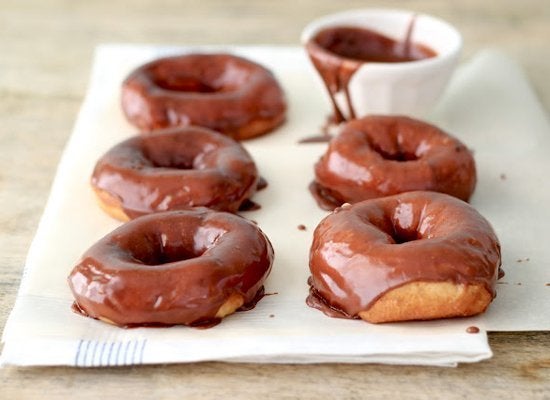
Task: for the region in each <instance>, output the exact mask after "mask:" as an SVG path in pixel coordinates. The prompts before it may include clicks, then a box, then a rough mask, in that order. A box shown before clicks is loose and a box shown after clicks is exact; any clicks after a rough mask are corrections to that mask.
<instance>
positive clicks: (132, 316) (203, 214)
mask: <svg viewBox="0 0 550 400" xmlns="http://www.w3.org/2000/svg"><path fill="white" fill-rule="evenodd" d="M272 263H273V248H272V246H271V244H270V242H269V240H268V239H267V237H266V236H265V235H264V234H263V233H262V231H261V230H260V229H259V228H258V227H257V226H256V225H255V224H254V223H252V222H250V221H248V220H246V219H245V218H242V217H240V216H237V215H234V214H230V213H226V212H218V211H212V210H208V209H205V208H197V209H192V210H181V211H167V212H162V213H156V214H151V215H146V216H143V217H139V218H136V219H134V220H132V221H130V222H127V223H125V224H123V225H122V226H120V227H119V228H117V229H115V230H114V231H113V232H111V233H109V234H108V235H106V236H105V237H103V238H102V239H101V240H99V241H98V242H97V243H96V244H94V245H93V246H92V247H91V248H90V249H89V250H88V251H86V252H85V253H84V255H83V256H82V258H81V260H80V262H79V263H78V264H77V265H76V266H75V267H74V269H73V270H72V272H71V273H70V275H69V277H68V282H69V286H70V288H71V291H72V293H73V295H74V298H75V308H76V309H77V310H78V311H80V313H82V314H84V315H86V316H89V317H92V318H96V319H100V320H102V321H105V322H108V323H111V324H114V325H118V326H126V327H128V326H141V325H191V326H199V325H206V326H208V325H212V324H215V323H217V322H219V321H220V320H221V319H222V318H224V317H225V316H227V315H229V314H232V313H233V312H235V311H236V310H239V309H250V308H251V307H252V306H253V305H254V304H255V302H257V301H258V300H259V299H260V298H261V295H262V293H263V284H264V281H265V279H266V278H267V276H268V274H269V272H270V270H271V265H272Z"/></svg>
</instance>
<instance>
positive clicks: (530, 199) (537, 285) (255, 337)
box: [0, 45, 550, 366]
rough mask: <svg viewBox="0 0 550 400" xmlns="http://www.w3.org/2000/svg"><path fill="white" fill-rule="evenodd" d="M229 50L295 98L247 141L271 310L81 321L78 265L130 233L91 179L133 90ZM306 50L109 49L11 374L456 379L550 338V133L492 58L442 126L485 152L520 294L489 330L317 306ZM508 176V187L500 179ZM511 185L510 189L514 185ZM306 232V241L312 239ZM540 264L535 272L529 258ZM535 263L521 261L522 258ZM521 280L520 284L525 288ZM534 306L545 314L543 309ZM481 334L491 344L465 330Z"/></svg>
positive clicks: (49, 210)
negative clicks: (136, 73) (284, 118)
mask: <svg viewBox="0 0 550 400" xmlns="http://www.w3.org/2000/svg"><path fill="white" fill-rule="evenodd" d="M194 50H203V51H204V50H207V51H213V50H224V51H231V52H234V53H237V54H241V55H243V56H246V57H249V58H251V59H254V60H256V61H258V62H260V63H262V64H264V65H266V66H268V67H269V68H270V69H272V70H273V71H274V72H275V73H276V75H277V76H278V78H279V79H280V81H281V82H282V84H283V86H284V89H285V90H286V93H287V96H288V101H289V118H288V122H287V124H286V125H285V126H284V127H282V128H281V129H279V130H277V131H276V132H274V133H272V134H270V135H267V136H265V137H263V138H260V139H256V140H253V141H249V142H246V143H245V145H246V147H247V148H248V149H249V151H250V152H251V153H252V155H253V156H254V158H255V160H256V162H257V164H258V166H259V169H260V171H261V174H262V175H263V176H264V177H265V178H266V179H267V181H268V182H269V186H268V188H267V189H265V190H264V191H262V192H260V193H258V194H257V196H256V197H255V198H254V200H255V201H257V202H259V203H260V204H261V205H262V208H261V210H259V211H254V212H247V213H245V216H246V217H248V218H251V219H253V220H255V221H257V222H258V224H259V225H260V227H261V228H262V229H263V230H264V231H265V232H266V234H267V235H268V236H269V237H270V239H271V241H272V243H273V245H274V248H275V252H276V260H275V265H274V267H273V272H272V274H271V275H270V277H269V278H268V281H267V284H266V292H267V293H273V295H271V296H266V297H265V298H263V299H262V300H261V301H260V302H259V304H258V305H257V306H256V308H254V309H253V310H251V311H248V312H242V313H237V314H235V315H232V316H230V317H228V318H226V319H225V320H224V321H223V322H222V323H221V324H220V325H218V326H216V327H213V328H211V329H206V330H200V329H193V328H187V327H171V328H137V329H121V328H117V327H113V326H110V325H107V324H104V323H102V322H99V321H96V320H93V319H89V318H84V317H82V316H79V315H76V314H74V313H73V312H71V309H70V306H71V303H72V297H71V294H70V292H69V289H68V286H67V283H66V276H67V275H68V273H69V272H70V270H71V269H72V267H73V265H74V264H75V263H76V262H77V261H78V259H79V256H80V255H81V254H82V253H83V252H84V251H85V250H86V249H87V248H88V247H89V246H90V245H91V244H93V243H94V242H95V241H96V240H97V239H99V238H100V237H102V236H103V235H104V234H106V233H107V232H109V231H110V230H112V229H113V228H115V227H116V226H117V225H118V222H117V221H114V220H113V219H111V218H109V217H108V216H106V215H105V214H104V213H103V212H102V211H101V210H100V209H99V208H98V206H97V204H96V202H95V198H94V195H93V193H92V191H91V189H90V187H89V183H88V182H89V176H90V174H91V171H92V169H93V166H94V164H95V162H96V160H97V159H98V157H99V156H100V155H101V154H102V153H103V152H104V151H106V150H107V149H108V148H109V147H110V146H112V145H113V144H115V143H117V142H119V141H120V140H121V139H123V138H125V137H128V136H129V135H131V134H133V133H134V129H133V128H132V127H131V126H130V125H129V124H128V123H127V122H126V121H125V120H124V118H123V116H122V113H121V111H120V107H119V91H120V83H121V80H122V79H123V78H124V77H125V75H126V74H127V73H128V72H129V71H130V70H131V69H132V68H134V67H135V66H137V65H139V64H141V63H143V62H145V61H147V60H149V59H152V58H154V57H158V56H160V55H165V54H171V53H178V52H182V51H194ZM313 74H314V71H313V69H312V68H311V67H310V65H309V62H308V61H307V59H306V57H305V55H304V53H303V51H302V49H300V48H294V47H292V48H287V47H284V48H280V47H277V48H276V47H231V48H228V47H223V48H212V47H209V48H206V49H205V48H200V49H199V48H195V49H189V48H158V47H152V46H130V45H104V46H100V47H99V48H98V49H97V51H96V56H95V60H94V67H93V73H92V79H91V83H90V87H89V90H88V94H87V96H86V99H85V101H84V104H83V106H82V109H81V111H80V114H79V116H78V120H77V122H76V125H75V128H74V131H73V134H72V136H71V138H70V140H69V143H68V144H67V147H66V149H65V152H64V154H63V157H62V160H61V162H60V164H59V168H58V171H57V176H56V178H55V181H54V184H53V187H52V192H51V195H50V198H49V200H48V204H47V206H46V209H45V211H44V215H43V217H42V219H41V222H40V225H39V228H38V231H37V233H36V236H35V238H34V241H33V243H32V245H31V248H30V250H29V254H28V258H27V263H26V267H25V272H24V276H23V280H22V284H21V288H20V290H19V294H18V297H17V301H16V304H15V307H14V309H13V311H12V313H11V315H10V317H9V320H8V323H7V325H6V327H5V330H4V335H3V342H4V349H3V352H2V356H1V359H0V362H1V363H2V364H3V365H8V364H10V365H74V366H106V365H132V364H142V363H172V362H193V361H204V360H223V361H252V362H271V363H289V362H292V363H319V362H349V363H365V362H376V363H390V364H421V365H441V366H453V365H456V364H457V363H459V362H476V361H480V360H483V359H486V358H489V357H490V356H491V350H490V348H489V346H488V343H487V335H486V330H491V329H492V330H495V329H496V330H523V329H549V328H550V317H549V315H548V310H549V309H550V304H549V300H548V299H549V296H548V293H549V290H550V287H548V286H545V283H547V282H550V275H549V271H548V269H546V270H545V269H544V268H543V266H544V265H545V264H546V265H548V263H549V260H550V250H549V249H548V247H547V246H546V247H545V245H544V243H545V242H547V240H548V239H549V235H548V234H547V233H546V232H545V231H544V229H543V228H544V222H545V221H548V220H550V219H549V217H550V215H549V214H550V211H549V209H548V206H547V205H548V204H550V203H549V202H548V200H549V193H550V191H549V188H548V187H547V186H548V185H546V186H544V180H543V179H542V178H543V177H544V175H543V173H544V171H546V170H548V169H549V168H550V162H549V161H546V160H545V158H544V152H543V150H544V148H545V147H546V146H548V145H549V143H548V134H549V132H550V130H549V127H548V123H547V121H546V119H545V116H544V112H543V110H542V109H541V108H540V105H539V104H538V102H537V100H536V98H535V97H534V95H533V93H532V91H531V89H530V87H529V85H528V84H527V82H526V80H525V78H524V76H523V74H522V73H521V71H520V70H519V68H518V67H517V66H516V65H515V64H514V63H513V62H512V61H510V60H509V59H507V58H506V57H504V56H502V55H500V54H498V53H491V52H488V53H482V54H480V55H479V56H477V57H476V58H475V59H474V60H473V61H472V62H470V63H469V64H468V65H466V66H464V67H463V68H462V69H461V70H460V71H459V72H457V74H456V76H455V79H454V80H453V82H452V84H451V86H450V88H449V91H448V92H447V95H446V97H445V99H443V101H442V102H441V106H440V107H439V109H438V110H437V111H436V112H435V113H434V115H433V116H432V120H433V121H435V122H436V123H439V124H441V125H442V126H443V127H445V128H447V129H448V130H449V131H451V132H453V133H454V134H455V135H457V136H459V137H460V138H461V139H462V140H464V141H465V142H466V143H467V144H468V145H470V146H471V147H473V148H474V150H475V156H476V161H477V163H478V170H479V186H478V188H477V190H476V195H475V197H474V200H473V204H474V206H476V207H477V208H478V209H479V210H480V211H481V212H482V213H483V214H484V215H486V216H487V217H488V218H489V220H490V221H491V222H492V223H493V225H494V226H495V228H496V230H497V232H498V234H499V235H500V237H501V239H502V244H503V249H504V269H505V270H506V273H507V275H506V277H505V278H504V279H503V282H506V283H505V284H500V285H498V288H497V289H498V296H497V299H496V300H495V302H494V303H493V304H492V305H491V307H490V309H489V311H488V312H487V313H486V314H485V315H483V316H481V317H477V318H468V319H454V320H443V321H432V322H414V323H400V324H385V325H371V324H368V323H365V322H362V321H356V320H342V319H331V318H328V317H326V316H324V315H323V314H322V313H321V312H319V311H317V310H314V309H311V308H309V307H307V306H306V304H305V298H306V296H307V293H308V287H307V284H306V280H307V277H308V267H307V265H308V263H307V260H308V250H309V245H310V243H311V236H312V232H313V229H314V227H315V226H316V224H317V223H318V221H319V220H320V219H321V218H322V217H323V216H324V215H325V212H323V211H321V210H319V209H318V207H317V206H316V205H315V203H314V201H313V199H312V198H311V196H310V195H309V193H308V191H307V185H308V183H309V181H310V180H311V179H312V177H313V170H312V166H313V163H314V162H315V161H316V159H317V158H318V157H319V155H320V154H321V153H322V152H323V150H324V146H325V145H323V144H311V145H298V144H297V141H298V140H299V139H300V138H303V137H307V136H311V135H314V134H316V133H317V132H318V131H319V126H320V125H321V124H322V123H323V121H324V118H325V116H326V115H327V114H328V110H329V109H328V101H327V100H326V99H325V97H324V96H323V92H322V90H321V88H320V87H319V86H318V82H317V80H316V79H314V76H313ZM501 174H505V175H506V177H505V179H501ZM503 178H504V177H503ZM299 224H304V225H306V227H307V230H306V231H302V230H299V229H297V226H298V225H299ZM527 258H529V260H527ZM518 259H521V262H516V260H518ZM519 283H521V285H519ZM535 304H536V305H537V306H536V307H535ZM472 325H475V326H478V327H479V328H480V329H481V331H480V332H479V333H477V334H469V333H466V329H467V327H469V326H472Z"/></svg>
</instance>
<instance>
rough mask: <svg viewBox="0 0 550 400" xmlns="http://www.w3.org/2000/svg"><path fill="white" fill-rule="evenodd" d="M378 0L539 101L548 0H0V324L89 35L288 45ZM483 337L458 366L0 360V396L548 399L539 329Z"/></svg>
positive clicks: (549, 380) (549, 97) (80, 75)
mask: <svg viewBox="0 0 550 400" xmlns="http://www.w3.org/2000/svg"><path fill="white" fill-rule="evenodd" d="M381 5H383V6H385V7H392V8H407V9H411V10H416V11H419V12H426V13H430V14H434V15H437V16H439V17H442V18H444V19H446V20H448V21H449V22H451V23H453V24H454V25H456V26H457V27H458V29H459V30H460V31H461V32H462V33H463V35H464V40H465V49H464V58H468V57H469V56H471V55H472V54H474V53H475V52H477V51H478V50H479V49H482V48H486V47H498V48H500V49H502V50H504V51H505V52H507V53H508V54H509V55H511V56H512V57H514V58H515V59H516V60H518V61H519V62H520V63H521V65H522V66H523V68H524V69H525V71H526V74H527V75H528V77H529V79H530V81H531V82H532V84H533V86H534V88H535V90H536V92H537V94H538V95H539V97H540V99H541V101H542V103H543V104H544V106H545V107H546V109H547V110H549V109H550V79H548V73H549V72H550V47H549V44H548V42H549V40H550V4H549V2H548V0H529V1H517V0H516V1H507V0H500V1H497V0H487V1H478V0H460V1H458V0H454V1H451V0H448V1H436V0H431V1H428V0H424V1H422V0H411V1H385V2H383V3H382V2H378V3H375V2H371V1H366V0H363V1H336V0H332V1H328V0H278V1H275V0H274V1H268V0H261V1H252V0H250V1H246V0H234V1H231V0H225V1H224V0H196V1H191V0H188V1H186V0H171V1H170V0H165V1H157V0H136V1H126V2H124V1H118V2H117V1H105V0H96V1H77V0H52V1H48V0H13V1H12V0H0V50H1V53H0V54H1V55H0V145H1V152H0V326H2V327H3V325H4V323H5V321H6V319H7V316H8V313H9V311H10V310H11V308H12V306H13V303H14V300H15V296H16V293H17V289H18V286H19V282H20V277H21V271H22V267H23V264H24V260H25V255H26V252H27V250H28V248H29V245H30V242H31V240H32V237H33V234H34V232H35V230H36V227H37V224H38V221H39V218H40V215H41V213H42V210H43V207H44V204H45V202H46V199H47V196H48V192H49V188H50V184H51V182H52V179H53V176H54V174H55V168H56V165H57V163H58V161H59V157H60V155H61V151H62V149H63V146H64V143H65V141H66V140H67V138H68V136H69V134H70V132H71V128H72V125H73V123H74V120H75V117H76V114H77V112H78V108H79V106H80V103H81V101H82V99H83V96H84V93H85V90H86V85H87V81H88V77H89V72H90V66H91V61H92V59H91V58H92V52H93V49H94V46H95V45H96V44H97V43H102V42H131V43H142V42H146V43H158V44H174V45H185V44H298V37H299V34H300V31H301V29H302V27H303V26H304V25H305V24H306V23H307V22H308V21H310V20H311V19H313V18H316V17H318V16H320V15H323V14H327V13H331V12H335V11H339V10H345V9H351V8H362V7H376V6H381ZM549 206H550V205H549ZM489 338H490V343H491V347H492V349H493V351H494V354H495V355H494V357H493V358H492V359H491V360H489V361H485V362H481V363H477V364H467V365H466V364H465V365H460V366H459V367H458V368H428V367H398V366H385V365H340V364H323V365H306V366H299V365H255V364H224V363H200V364H184V365H172V366H144V367H132V368H108V369H73V368H13V367H12V368H4V369H2V370H0V398H1V399H72V398H84V399H92V398H94V399H95V398H103V399H111V398H113V399H114V398H116V399H120V398H124V397H125V396H128V395H129V396H132V397H134V398H162V399H172V398H174V399H175V398H177V399H182V398H194V399H213V398H221V397H223V398H228V399H231V398H254V399H257V398H289V399H290V398H292V399H294V398H302V399H309V398H312V399H313V398H315V399H318V398H325V397H326V398H350V399H355V398H356V399H363V398H397V399H400V398H418V399H432V398H448V399H455V398H456V399H464V398H500V397H502V398H506V399H511V398H517V399H549V398H550V333H549V332H538V333H536V332H524V333H494V334H490V336H489ZM390 396H391V397H390Z"/></svg>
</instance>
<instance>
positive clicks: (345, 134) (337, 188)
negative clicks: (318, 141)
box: [310, 116, 476, 210]
mask: <svg viewBox="0 0 550 400" xmlns="http://www.w3.org/2000/svg"><path fill="white" fill-rule="evenodd" d="M475 184H476V169H475V162H474V159H473V157H472V154H471V152H470V151H469V150H468V149H467V148H466V146H464V145H463V144H462V143H461V142H460V141H458V140H457V139H455V138H453V137H452V136H450V135H448V134H446V133H445V132H443V131H442V130H441V129H439V128H437V127H435V126H433V125H430V124H427V123H425V122H422V121H418V120H415V119H412V118H408V117H402V116H368V117H364V118H362V119H358V120H354V121H351V122H348V123H347V124H345V125H344V126H343V128H342V131H341V132H340V133H339V135H338V136H336V137H335V138H334V139H332V140H331V142H330V144H329V147H328V149H327V151H326V153H325V154H324V155H323V156H322V157H321V159H320V160H319V161H318V162H317V164H316V165H315V181H314V182H313V183H312V184H311V186H310V190H311V192H312V194H313V195H314V197H315V198H316V200H317V202H318V203H319V206H320V207H321V208H324V209H327V210H332V209H334V207H337V206H339V205H341V204H342V203H346V202H347V203H356V202H358V201H361V200H366V199H371V198H376V197H383V196H390V195H394V194H398V193H402V192H409V191H414V190H429V191H436V192H442V193H447V194H449V195H451V196H455V197H458V198H459V199H462V200H464V201H467V200H468V199H469V198H470V196H471V195H472V193H473V191H474V188H475Z"/></svg>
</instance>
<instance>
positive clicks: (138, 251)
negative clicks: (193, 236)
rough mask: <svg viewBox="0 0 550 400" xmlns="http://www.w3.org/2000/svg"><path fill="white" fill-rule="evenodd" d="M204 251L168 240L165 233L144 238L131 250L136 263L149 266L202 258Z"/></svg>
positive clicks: (178, 241)
mask: <svg viewBox="0 0 550 400" xmlns="http://www.w3.org/2000/svg"><path fill="white" fill-rule="evenodd" d="M172 242H173V243H172ZM204 251H205V249H196V248H194V247H193V246H187V245H186V244H185V243H184V242H182V241H180V240H168V237H167V235H166V234H164V233H161V234H158V235H157V234H153V235H148V236H146V237H143V238H142V240H140V243H139V244H138V245H136V246H132V247H131V248H130V249H129V252H130V255H131V257H132V258H133V259H134V260H135V261H138V262H139V263H141V264H144V265H149V266H153V265H163V264H168V263H173V262H178V261H185V260H190V259H193V258H197V257H200V256H201V255H202V254H203V253H204Z"/></svg>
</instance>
